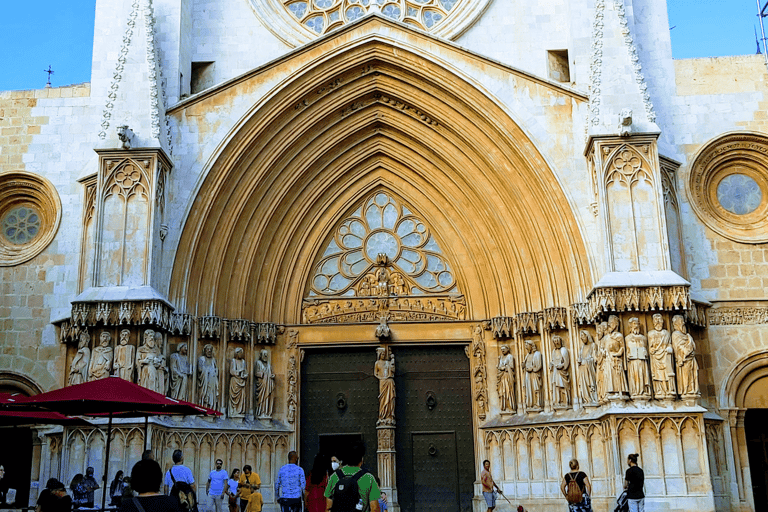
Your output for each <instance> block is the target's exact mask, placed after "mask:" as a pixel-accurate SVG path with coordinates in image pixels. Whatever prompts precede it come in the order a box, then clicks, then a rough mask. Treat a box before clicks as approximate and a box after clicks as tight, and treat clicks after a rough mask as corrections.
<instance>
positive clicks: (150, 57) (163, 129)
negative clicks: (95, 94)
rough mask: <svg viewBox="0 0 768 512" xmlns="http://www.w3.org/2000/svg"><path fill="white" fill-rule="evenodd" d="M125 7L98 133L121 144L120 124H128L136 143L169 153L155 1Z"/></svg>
mask: <svg viewBox="0 0 768 512" xmlns="http://www.w3.org/2000/svg"><path fill="white" fill-rule="evenodd" d="M115 10H116V11H118V12H119V10H118V9H115ZM126 10H127V14H126V15H125V22H124V25H123V26H124V32H123V36H122V43H121V44H120V48H119V51H118V56H117V60H116V61H114V62H110V63H108V64H107V65H108V66H109V65H111V66H113V68H112V69H114V73H113V74H112V77H111V81H110V84H109V88H108V90H106V91H105V95H106V97H105V103H104V109H103V111H102V118H101V124H100V126H99V133H98V136H99V139H100V140H102V141H108V142H107V145H110V144H109V142H112V141H114V143H115V144H114V146H115V147H120V144H119V142H118V133H117V128H118V127H119V126H121V125H127V126H130V128H131V129H132V130H133V132H134V134H135V139H134V145H135V146H136V147H145V148H147V147H162V148H163V149H165V150H166V151H168V152H169V153H170V133H169V130H168V126H167V121H166V119H165V95H164V91H163V80H162V75H161V69H160V63H159V58H158V48H157V43H156V37H155V16H154V7H153V3H152V0H133V1H132V2H131V3H130V5H129V6H128V8H127V9H126ZM124 12H125V11H124ZM97 37H103V35H101V36H99V35H97ZM110 43H112V45H111V46H116V45H115V44H114V43H115V42H114V41H111V42H105V44H110ZM104 85H106V84H104Z"/></svg>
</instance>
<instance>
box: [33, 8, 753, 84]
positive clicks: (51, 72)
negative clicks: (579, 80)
mask: <svg viewBox="0 0 768 512" xmlns="http://www.w3.org/2000/svg"><path fill="white" fill-rule="evenodd" d="M758 1H759V0H758ZM43 73H48V83H47V84H45V86H46V87H51V75H52V74H53V70H52V69H51V65H50V64H48V69H44V70H43Z"/></svg>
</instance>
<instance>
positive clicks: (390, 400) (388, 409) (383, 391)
mask: <svg viewBox="0 0 768 512" xmlns="http://www.w3.org/2000/svg"><path fill="white" fill-rule="evenodd" d="M373 374H374V375H375V376H376V378H377V379H379V421H378V423H377V424H378V425H394V424H395V355H394V354H390V355H389V360H387V349H385V348H383V347H379V348H377V349H376V363H375V364H374V366H373Z"/></svg>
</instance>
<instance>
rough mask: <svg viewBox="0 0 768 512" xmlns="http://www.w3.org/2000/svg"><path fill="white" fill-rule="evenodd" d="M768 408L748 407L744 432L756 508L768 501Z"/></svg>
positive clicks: (758, 508)
mask: <svg viewBox="0 0 768 512" xmlns="http://www.w3.org/2000/svg"><path fill="white" fill-rule="evenodd" d="M766 424H768V409H747V412H746V414H745V416H744V432H745V434H746V437H747V452H748V453H749V472H750V474H751V475H752V493H753V494H754V497H755V509H756V510H760V507H759V506H758V504H760V503H762V504H766V503H768V431H766V429H765V425H766Z"/></svg>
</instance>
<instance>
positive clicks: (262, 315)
mask: <svg viewBox="0 0 768 512" xmlns="http://www.w3.org/2000/svg"><path fill="white" fill-rule="evenodd" d="M374 22H378V21H377V20H374V21H371V23H374ZM416 36H418V37H424V36H421V35H418V34H417V35H416ZM416 36H414V37H416ZM425 44H427V43H426V42H425ZM393 45H394V43H392V42H391V41H389V40H386V39H385V38H383V37H379V36H374V37H370V38H368V39H366V40H365V41H363V42H360V43H358V44H355V45H349V46H345V47H342V49H340V50H338V52H337V53H336V54H335V55H328V56H327V58H324V59H319V60H317V61H313V64H312V65H311V66H309V67H304V68H300V69H298V70H296V69H295V67H292V65H291V62H290V61H287V62H285V63H282V64H279V65H284V66H285V68H286V69H285V73H286V76H288V78H287V79H286V80H284V81H283V82H281V84H280V86H279V87H277V88H276V89H275V90H274V93H273V94H270V95H268V96H267V97H266V98H265V99H263V100H260V102H259V103H257V104H256V105H255V106H254V108H253V109H252V110H251V111H250V112H249V113H248V114H247V116H246V117H245V118H244V119H243V120H241V122H240V123H238V125H237V128H236V129H234V130H233V132H232V133H231V135H230V136H229V138H228V141H227V143H226V144H223V145H222V149H221V150H220V152H219V154H218V156H217V157H216V158H215V159H214V160H213V161H212V164H211V165H210V167H209V168H208V169H207V170H206V171H205V172H206V175H205V178H204V179H203V180H202V181H201V183H200V185H199V188H198V190H197V192H196V200H195V207H194V208H191V209H190V210H189V214H188V217H187V219H186V222H185V225H184V226H183V229H182V233H181V237H180V241H179V246H178V249H177V251H176V254H177V256H176V261H175V262H174V265H173V271H172V275H171V282H170V289H169V296H170V297H169V298H170V299H171V300H172V301H173V302H174V303H175V304H177V305H178V307H179V308H180V309H182V310H185V311H187V312H190V313H193V314H195V313H196V314H210V312H215V314H217V315H222V316H226V317H228V318H247V319H251V320H255V321H272V322H276V323H281V324H299V323H302V319H303V317H302V313H303V311H302V308H304V309H306V307H305V306H306V303H305V302H304V299H306V298H308V294H307V283H308V282H309V281H310V279H311V278H312V276H313V275H314V274H313V272H314V271H315V265H316V263H317V255H318V254H319V253H320V252H321V251H322V250H323V249H325V247H323V244H326V243H327V242H328V240H329V238H328V237H329V233H331V232H332V231H333V229H334V228H335V227H336V226H337V225H338V222H339V220H340V217H341V214H340V213H339V212H349V211H352V209H353V206H355V205H356V204H357V203H358V202H359V201H361V199H362V198H364V197H368V196H369V195H370V194H371V193H372V192H373V191H375V190H388V191H391V192H392V193H393V197H397V198H398V199H399V200H402V201H403V202H404V203H405V204H408V205H411V206H412V207H413V208H414V209H416V210H417V211H418V212H420V213H421V214H422V215H423V217H424V219H425V221H427V222H428V225H429V227H430V229H431V230H432V232H433V233H434V234H436V236H437V237H438V238H439V240H440V244H441V245H440V246H441V250H442V251H443V252H442V254H443V257H444V260H445V262H447V263H448V264H449V265H450V271H451V277H452V278H453V279H454V280H455V282H456V283H459V284H460V286H463V288H462V289H461V290H460V293H459V295H461V296H462V297H463V301H464V302H463V307H464V311H463V312H462V315H463V318H465V319H466V320H472V319H488V318H491V317H494V316H498V315H502V316H505V315H512V314H515V313H518V312H523V311H536V310H541V309H543V308H545V307H553V306H569V305H570V304H573V303H574V302H579V301H580V300H583V297H584V296H586V293H587V292H588V290H589V289H590V287H591V286H592V284H593V283H592V276H591V274H590V262H589V258H588V256H587V254H588V251H587V248H586V244H585V242H584V239H583V237H582V236H581V233H580V228H579V224H578V222H577V220H576V216H575V215H574V213H573V211H572V209H571V205H570V203H569V201H568V199H567V197H566V195H565V193H564V191H563V188H562V186H561V184H560V183H559V181H558V179H557V177H556V176H555V173H554V172H552V170H551V169H550V167H549V164H548V162H547V160H546V159H545V158H544V157H543V156H542V154H540V153H539V152H538V150H537V149H536V144H535V143H534V142H533V141H532V140H531V139H530V138H529V136H528V135H527V134H526V132H525V131H524V129H522V128H521V127H520V126H519V125H518V124H517V123H516V122H515V121H514V120H513V119H512V118H511V117H510V114H509V112H507V111H505V110H504V109H502V108H501V107H500V106H499V104H498V103H497V102H496V101H495V100H494V98H493V97H491V96H490V95H488V94H487V93H486V92H485V91H483V90H481V89H480V88H478V87H477V86H476V85H475V84H474V83H472V82H471V81H470V79H469V78H468V77H464V76H462V75H460V74H458V71H455V70H453V69H449V68H448V67H446V66H445V65H443V64H441V63H437V62H434V61H432V60H429V59H427V58H425V57H424V56H423V55H420V54H418V53H414V52H412V51H411V50H410V48H409V47H394V46H393ZM210 101H212V102H213V104H215V97H214V98H211V100H210ZM203 107H204V105H202V104H200V105H196V106H195V108H198V109H200V108H203ZM445 278H446V277H443V279H445ZM436 279H438V280H439V279H440V275H439V274H438V275H437V276H436ZM446 292H447V293H446V295H450V294H455V292H452V291H450V290H446ZM454 305H455V306H456V309H457V310H458V309H461V307H460V306H461V303H447V304H446V308H447V309H452V308H453V306H454Z"/></svg>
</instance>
